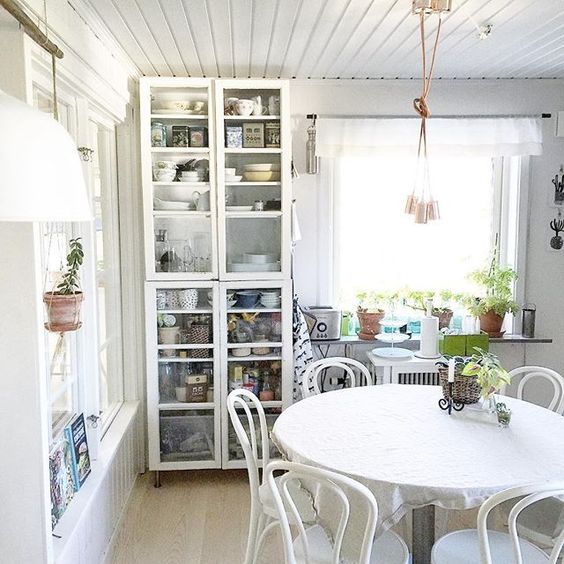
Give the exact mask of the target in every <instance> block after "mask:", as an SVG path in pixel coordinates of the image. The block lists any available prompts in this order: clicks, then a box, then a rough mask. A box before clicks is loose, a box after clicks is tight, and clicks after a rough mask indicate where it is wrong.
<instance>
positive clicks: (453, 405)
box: [439, 382, 464, 415]
mask: <svg viewBox="0 0 564 564" xmlns="http://www.w3.org/2000/svg"><path fill="white" fill-rule="evenodd" d="M452 386H453V382H449V383H448V391H449V394H448V399H447V398H441V399H440V400H439V407H440V408H441V409H442V410H443V411H448V414H449V415H450V414H451V413H452V410H453V409H454V411H462V410H463V409H464V404H463V403H458V402H455V401H454V400H453V399H452Z"/></svg>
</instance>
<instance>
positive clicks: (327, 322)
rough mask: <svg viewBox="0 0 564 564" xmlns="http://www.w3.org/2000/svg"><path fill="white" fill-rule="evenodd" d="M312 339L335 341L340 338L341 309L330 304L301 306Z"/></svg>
mask: <svg viewBox="0 0 564 564" xmlns="http://www.w3.org/2000/svg"><path fill="white" fill-rule="evenodd" d="M302 311H303V314H304V317H305V319H306V323H307V328H308V330H309V334H310V338H311V340H312V341H337V340H338V339H340V338H341V311H340V310H338V309H335V308H333V307H331V306H308V307H304V308H303V310H302Z"/></svg>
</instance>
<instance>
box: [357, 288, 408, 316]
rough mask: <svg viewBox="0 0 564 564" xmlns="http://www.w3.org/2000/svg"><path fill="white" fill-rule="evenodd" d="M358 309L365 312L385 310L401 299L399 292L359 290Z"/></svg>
mask: <svg viewBox="0 0 564 564" xmlns="http://www.w3.org/2000/svg"><path fill="white" fill-rule="evenodd" d="M356 299H357V300H358V308H357V311H360V312H364V313H373V312H374V313H377V312H381V313H383V312H385V311H386V309H387V308H390V307H391V306H393V305H394V304H395V303H396V302H397V301H398V300H399V293H398V292H367V291H362V292H358V293H357V295H356Z"/></svg>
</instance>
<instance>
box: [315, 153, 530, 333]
mask: <svg viewBox="0 0 564 564" xmlns="http://www.w3.org/2000/svg"><path fill="white" fill-rule="evenodd" d="M338 161H339V159H338V158H331V159H330V158H326V159H323V163H322V166H321V170H320V174H319V175H318V182H317V210H316V212H317V269H316V270H317V283H316V288H317V304H331V305H336V297H337V296H338V295H339V288H337V281H338V280H339V276H338V269H339V251H340V250H339V243H338V240H337V238H338V236H339V232H340V231H339V230H340V229H341V228H342V227H343V226H341V225H340V224H339V220H338V214H337V213H336V210H337V209H338V208H339V193H338V190H337V189H336V187H335V178H336V167H338V166H340V163H339V162H338ZM492 162H493V166H494V178H493V184H494V208H493V209H494V224H493V225H492V232H491V242H492V246H493V244H494V240H495V234H496V233H499V236H500V256H501V261H502V262H503V263H504V264H507V265H509V266H511V267H512V268H514V269H515V270H516V272H517V274H518V280H517V283H516V285H515V290H514V296H515V300H516V301H517V302H518V303H522V302H523V300H524V296H525V268H526V240H527V213H526V210H527V202H528V186H529V157H499V158H496V159H492ZM399 213H403V210H401V211H400V212H399ZM515 319H516V318H515ZM511 320H512V321H511V322H512V323H513V320H514V318H511ZM518 325H519V323H518V322H517V323H514V324H513V325H508V326H507V327H508V329H510V331H508V332H511V331H512V330H516V329H518V327H517V326H518Z"/></svg>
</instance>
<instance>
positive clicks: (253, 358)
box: [227, 354, 282, 362]
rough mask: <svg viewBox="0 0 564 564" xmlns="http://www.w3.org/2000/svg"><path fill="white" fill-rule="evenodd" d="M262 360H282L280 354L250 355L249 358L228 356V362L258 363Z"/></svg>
mask: <svg viewBox="0 0 564 564" xmlns="http://www.w3.org/2000/svg"><path fill="white" fill-rule="evenodd" d="M261 360H282V356H281V355H278V354H250V355H249V356H231V355H230V356H228V357H227V362H257V361H261Z"/></svg>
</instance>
